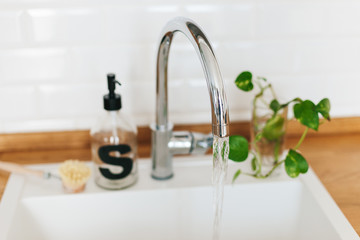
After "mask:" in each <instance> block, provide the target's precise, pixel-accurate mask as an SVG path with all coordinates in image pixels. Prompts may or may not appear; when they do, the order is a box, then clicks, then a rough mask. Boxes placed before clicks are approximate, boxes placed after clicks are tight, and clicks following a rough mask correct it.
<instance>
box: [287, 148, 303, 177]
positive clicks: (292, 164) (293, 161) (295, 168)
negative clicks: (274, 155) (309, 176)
mask: <svg viewBox="0 0 360 240" xmlns="http://www.w3.org/2000/svg"><path fill="white" fill-rule="evenodd" d="M308 169H309V165H308V163H307V162H306V160H305V158H304V157H303V156H302V155H301V154H300V153H298V152H296V151H294V150H292V149H290V151H289V153H288V154H287V156H286V159H285V170H286V173H287V174H288V175H289V176H290V177H292V178H295V177H297V176H299V174H300V173H306V172H307V171H308Z"/></svg>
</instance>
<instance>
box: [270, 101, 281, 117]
mask: <svg viewBox="0 0 360 240" xmlns="http://www.w3.org/2000/svg"><path fill="white" fill-rule="evenodd" d="M270 108H271V110H273V111H274V113H275V114H276V113H277V111H279V110H280V108H281V105H280V103H279V101H278V100H276V99H274V100H272V101H271V103H270Z"/></svg>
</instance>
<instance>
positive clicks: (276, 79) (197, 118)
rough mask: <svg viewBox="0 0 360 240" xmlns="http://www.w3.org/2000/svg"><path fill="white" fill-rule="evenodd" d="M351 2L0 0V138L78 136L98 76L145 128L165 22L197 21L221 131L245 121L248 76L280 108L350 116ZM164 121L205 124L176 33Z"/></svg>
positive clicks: (358, 85)
mask: <svg viewBox="0 0 360 240" xmlns="http://www.w3.org/2000/svg"><path fill="white" fill-rule="evenodd" d="M359 12H360V2H358V1H353V0H331V1H325V0H312V1H303V0H287V1H285V0H223V1H221V2H220V1H215V0H210V1H204V0H183V1H175V0H170V1H169V0H167V1H165V0H155V1H145V0H139V1H129V0H105V1H95V0H84V1H70V0H49V1H41V0H0V36H1V37H0V133H13V132H34V131H58V130H77V129H89V128H90V127H91V125H92V124H93V122H94V121H95V119H96V117H97V116H98V115H99V114H101V112H102V111H103V110H102V95H103V94H105V93H106V81H105V79H106V74H107V73H109V72H114V73H116V74H117V78H118V80H119V81H121V82H122V83H123V86H122V87H121V89H119V92H120V93H121V94H122V99H123V105H124V107H123V111H124V112H126V113H128V114H130V115H133V119H134V121H135V122H136V123H137V124H138V125H148V124H150V123H151V122H152V121H153V118H154V111H155V60H156V51H157V45H158V40H159V37H160V36H159V34H160V31H161V29H162V27H163V26H164V24H165V23H166V22H167V21H168V20H170V19H171V18H173V17H176V16H185V17H189V18H192V19H194V20H195V21H196V22H198V23H199V24H200V25H201V26H202V28H203V29H204V30H205V32H206V33H207V35H208V37H209V39H210V41H211V42H212V45H213V47H214V49H215V52H216V54H217V57H218V61H219V65H220V69H221V70H222V75H223V78H224V81H225V84H226V87H227V96H228V100H229V105H230V118H231V120H232V121H236V120H248V119H249V118H250V101H251V98H252V94H251V93H243V92H240V91H239V90H238V89H237V88H236V87H235V85H234V83H233V81H234V79H235V77H236V76H237V74H238V73H240V72H241V71H244V70H251V71H252V72H253V73H254V74H256V75H262V76H266V77H267V78H268V79H269V80H270V81H271V82H273V83H274V85H275V88H276V90H277V92H278V95H279V96H280V98H283V99H289V98H293V97H297V96H301V97H302V98H309V99H312V100H314V101H318V100H320V99H321V98H322V97H329V98H330V99H331V102H332V115H333V116H334V117H343V116H360V104H358V102H359V101H360V94H358V91H359V90H358V89H360V79H359V78H360V27H359V24H360V15H359ZM169 79H170V81H169V110H170V119H171V121H173V122H175V123H206V122H210V104H209V97H208V91H207V88H206V82H205V80H204V76H203V72H202V69H201V64H200V62H199V60H198V58H197V56H196V54H195V51H194V50H193V47H192V46H191V45H190V43H189V42H188V41H187V40H186V39H185V37H184V36H182V35H177V36H176V38H175V40H174V43H173V46H172V50H171V53H170V66H169Z"/></svg>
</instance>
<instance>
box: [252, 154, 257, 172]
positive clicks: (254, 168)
mask: <svg viewBox="0 0 360 240" xmlns="http://www.w3.org/2000/svg"><path fill="white" fill-rule="evenodd" d="M251 168H252V170H253V171H254V172H255V171H256V170H257V169H258V164H257V159H256V157H253V159H251Z"/></svg>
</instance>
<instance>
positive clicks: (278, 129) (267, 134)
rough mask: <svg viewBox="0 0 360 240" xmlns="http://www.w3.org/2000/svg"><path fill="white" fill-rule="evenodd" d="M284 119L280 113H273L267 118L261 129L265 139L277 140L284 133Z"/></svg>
mask: <svg viewBox="0 0 360 240" xmlns="http://www.w3.org/2000/svg"><path fill="white" fill-rule="evenodd" d="M284 124H285V119H284V118H283V117H282V116H280V115H275V116H273V117H272V118H270V119H269V120H267V122H266V124H265V126H264V129H263V130H262V136H263V137H264V138H266V139H267V140H270V141H273V140H277V139H279V138H280V137H282V136H284V134H285V128H284Z"/></svg>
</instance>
